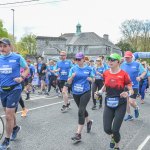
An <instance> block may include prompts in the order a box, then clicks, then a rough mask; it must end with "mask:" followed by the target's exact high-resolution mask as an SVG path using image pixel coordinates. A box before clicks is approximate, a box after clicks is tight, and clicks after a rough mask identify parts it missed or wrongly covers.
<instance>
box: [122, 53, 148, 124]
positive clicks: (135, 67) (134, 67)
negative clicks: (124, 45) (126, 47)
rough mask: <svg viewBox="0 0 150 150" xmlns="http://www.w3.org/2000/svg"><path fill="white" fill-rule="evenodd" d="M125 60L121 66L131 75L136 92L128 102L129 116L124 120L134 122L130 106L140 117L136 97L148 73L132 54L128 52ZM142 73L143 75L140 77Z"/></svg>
mask: <svg viewBox="0 0 150 150" xmlns="http://www.w3.org/2000/svg"><path fill="white" fill-rule="evenodd" d="M124 58H125V61H124V62H123V63H122V64H121V69H122V70H124V71H126V72H127V73H128V74H129V76H130V79H131V81H132V88H133V90H134V94H133V95H131V96H130V97H129V98H128V101H127V102H128V103H127V116H126V117H125V118H124V120H125V121H127V120H133V116H132V115H131V110H130V105H131V106H132V107H133V108H134V115H135V118H138V117H139V107H138V105H137V103H136V97H137V95H138V92H139V91H138V90H139V82H140V81H141V79H143V78H144V76H145V74H146V71H145V69H144V67H143V66H142V65H141V64H140V63H139V62H136V61H134V59H133V54H132V52H130V51H126V52H125V56H124ZM140 73H141V75H140V76H139V74H140Z"/></svg>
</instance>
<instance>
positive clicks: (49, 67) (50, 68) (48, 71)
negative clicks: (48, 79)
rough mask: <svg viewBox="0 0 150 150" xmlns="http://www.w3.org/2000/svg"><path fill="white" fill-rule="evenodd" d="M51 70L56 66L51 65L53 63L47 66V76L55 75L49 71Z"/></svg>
mask: <svg viewBox="0 0 150 150" xmlns="http://www.w3.org/2000/svg"><path fill="white" fill-rule="evenodd" d="M53 70H56V66H53V65H49V66H47V73H48V75H49V76H52V75H53V76H54V75H56V73H53V72H51V71H53Z"/></svg>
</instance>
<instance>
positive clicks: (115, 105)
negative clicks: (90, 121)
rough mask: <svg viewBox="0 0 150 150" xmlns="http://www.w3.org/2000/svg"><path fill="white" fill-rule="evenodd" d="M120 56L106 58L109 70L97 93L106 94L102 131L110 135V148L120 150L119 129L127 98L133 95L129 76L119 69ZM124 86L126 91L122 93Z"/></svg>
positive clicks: (104, 75) (112, 55)
mask: <svg viewBox="0 0 150 150" xmlns="http://www.w3.org/2000/svg"><path fill="white" fill-rule="evenodd" d="M120 61H121V56H120V55H119V54H117V53H114V54H111V55H110V56H109V57H108V65H109V66H110V69H109V70H106V71H105V72H104V73H103V78H104V86H103V87H102V89H101V90H100V91H99V92H98V93H99V94H102V92H104V91H105V92H106V97H105V107H104V114H103V126H104V131H105V132H106V133H107V134H109V135H111V142H110V148H114V150H120V148H119V142H120V139H121V136H120V133H119V131H120V127H121V124H122V121H123V118H124V116H125V113H126V105H127V97H128V96H129V95H130V94H133V90H132V84H131V80H130V77H129V75H128V74H127V73H126V72H125V71H123V70H121V69H120ZM125 86H126V87H127V89H128V91H126V92H125V91H124V88H125ZM98 93H96V94H98Z"/></svg>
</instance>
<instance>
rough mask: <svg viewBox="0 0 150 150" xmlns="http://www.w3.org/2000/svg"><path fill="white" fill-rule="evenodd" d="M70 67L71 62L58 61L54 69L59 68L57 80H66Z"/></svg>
mask: <svg viewBox="0 0 150 150" xmlns="http://www.w3.org/2000/svg"><path fill="white" fill-rule="evenodd" d="M71 67H72V63H71V61H69V60H64V61H62V60H61V61H58V62H57V64H56V69H59V68H60V71H59V80H65V81H67V80H68V75H69V71H70V68H71Z"/></svg>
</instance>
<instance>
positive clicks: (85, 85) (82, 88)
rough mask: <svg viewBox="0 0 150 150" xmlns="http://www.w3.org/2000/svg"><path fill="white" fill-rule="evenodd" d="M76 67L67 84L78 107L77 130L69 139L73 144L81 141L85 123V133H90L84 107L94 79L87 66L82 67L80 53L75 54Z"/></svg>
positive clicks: (82, 62) (81, 55)
mask: <svg viewBox="0 0 150 150" xmlns="http://www.w3.org/2000/svg"><path fill="white" fill-rule="evenodd" d="M76 61H77V64H78V66H75V67H73V68H72V69H71V70H70V73H69V79H68V83H69V84H71V83H72V93H73V98H74V100H75V102H76V104H77V106H78V108H79V109H78V128H77V131H76V134H75V136H74V137H72V138H71V139H72V140H73V141H74V142H78V141H81V132H82V129H83V126H84V123H85V120H86V122H87V132H88V133H89V132H90V131H91V126H92V120H90V119H89V117H88V116H89V115H88V112H87V110H86V106H87V104H88V102H89V100H90V97H91V89H90V83H89V82H92V80H93V79H92V78H93V77H94V74H93V71H92V69H91V68H90V67H89V66H84V55H83V53H82V52H79V53H77V54H76Z"/></svg>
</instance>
